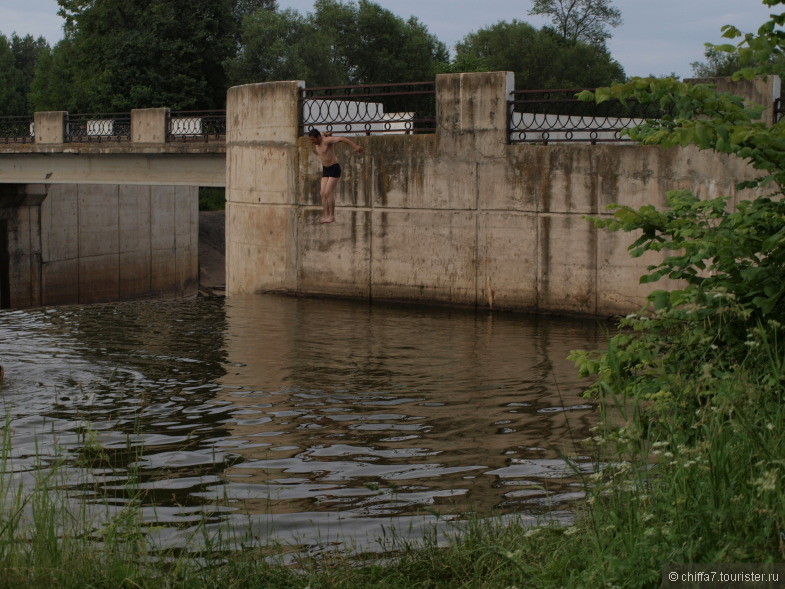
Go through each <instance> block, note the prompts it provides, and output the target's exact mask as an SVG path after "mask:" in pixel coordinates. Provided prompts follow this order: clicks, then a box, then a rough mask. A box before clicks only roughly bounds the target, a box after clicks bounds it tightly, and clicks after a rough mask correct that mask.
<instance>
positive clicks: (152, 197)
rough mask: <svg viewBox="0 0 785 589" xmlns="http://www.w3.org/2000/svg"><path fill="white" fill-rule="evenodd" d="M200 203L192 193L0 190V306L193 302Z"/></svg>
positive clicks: (168, 189) (58, 187) (107, 188)
mask: <svg viewBox="0 0 785 589" xmlns="http://www.w3.org/2000/svg"><path fill="white" fill-rule="evenodd" d="M198 202H199V201H198V188H196V187H180V186H154V187H150V186H126V185H122V186H120V185H116V184H108V185H93V184H84V185H77V184H71V185H64V184H55V185H49V186H45V185H8V184H3V185H0V221H4V224H5V228H6V229H5V232H6V234H7V241H8V247H7V256H6V257H7V260H8V269H7V276H5V275H3V276H0V282H2V283H4V284H5V290H7V292H8V295H7V297H5V298H6V299H7V300H3V301H2V304H3V305H4V306H9V307H31V306H39V305H57V304H74V303H94V302H106V301H116V300H129V299H142V298H159V297H180V296H191V295H195V294H196V291H197V288H198V280H199V267H198ZM4 245H5V244H3V243H0V249H2V248H4ZM1 267H2V264H0V270H1ZM2 290H3V288H2V287H0V292H1V291H2Z"/></svg>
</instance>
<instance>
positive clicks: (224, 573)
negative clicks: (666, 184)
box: [0, 338, 785, 589]
mask: <svg viewBox="0 0 785 589" xmlns="http://www.w3.org/2000/svg"><path fill="white" fill-rule="evenodd" d="M747 347H748V348H749V352H748V353H747V355H746V357H745V358H743V359H742V360H741V361H740V362H739V363H738V364H737V365H734V366H732V370H731V371H730V372H727V373H726V372H722V371H720V372H712V371H707V370H705V369H704V365H696V367H695V372H693V373H685V372H682V373H673V374H669V375H668V379H670V380H671V381H672V382H671V383H670V384H671V385H672V386H673V387H676V388H678V390H679V391H680V392H681V395H682V396H683V398H685V399H688V398H696V399H698V402H697V403H695V404H692V405H691V404H688V403H685V402H683V401H676V402H673V400H672V399H670V400H669V399H666V398H665V399H664V398H662V396H661V397H657V396H656V395H655V396H653V397H651V398H650V399H649V400H645V401H640V402H639V403H638V405H637V406H635V407H633V408H631V409H629V412H628V413H624V411H625V409H623V407H627V404H625V403H621V402H617V398H616V397H615V393H614V392H613V389H611V388H609V387H608V388H606V389H605V393H604V394H603V393H602V392H600V393H599V394H600V401H601V403H602V407H603V411H604V413H605V415H604V420H603V422H602V424H601V425H600V427H599V428H598V431H597V432H596V437H595V438H594V439H593V440H592V441H591V442H590V443H591V444H592V445H593V447H594V449H595V451H596V452H597V458H598V461H599V462H601V463H603V464H604V465H605V468H604V469H603V470H602V471H601V472H599V473H596V474H594V475H591V476H589V477H587V478H586V488H587V493H588V499H587V501H586V503H585V505H584V507H583V509H582V511H581V513H580V514H579V517H578V519H577V521H576V522H575V524H574V525H572V526H570V527H567V528H564V527H556V526H544V527H542V528H534V529H531V528H525V527H523V526H519V525H515V524H511V525H501V524H499V523H493V522H492V521H487V520H486V521H482V520H478V521H474V522H471V524H470V525H469V526H468V527H467V529H466V531H465V533H463V534H462V535H460V536H459V537H457V538H456V539H455V540H454V541H453V542H452V543H451V544H450V545H449V546H447V547H439V546H437V544H436V543H435V541H433V540H429V541H428V540H427V541H425V542H423V543H422V544H420V545H417V546H412V545H407V546H402V547H401V548H400V550H399V551H398V552H397V553H396V554H395V555H390V557H389V558H384V559H378V560H374V558H373V557H370V559H369V560H364V561H363V560H360V559H358V558H355V557H349V556H343V557H341V556H334V557H322V558H315V559H312V560H301V561H299V562H298V563H297V566H295V567H285V566H283V565H274V564H269V563H268V562H266V561H265V560H264V555H265V554H269V551H266V552H261V551H259V552H256V551H254V550H245V551H243V552H234V553H227V552H224V551H223V550H222V547H221V546H220V545H214V547H213V549H212V553H210V552H209V551H208V552H204V553H202V554H200V559H199V560H198V561H197V560H195V559H193V558H191V557H189V556H187V555H184V554H182V553H176V552H173V551H157V552H156V551H155V547H154V546H151V545H150V543H149V540H148V539H147V537H146V535H145V533H144V532H145V527H144V526H145V525H144V523H143V521H142V519H143V518H142V517H141V515H140V514H141V512H140V508H139V502H138V501H137V500H136V499H134V497H133V494H131V499H130V500H129V501H128V502H127V504H126V505H125V506H124V507H122V508H121V509H116V511H115V512H114V513H113V514H112V515H111V516H110V517H108V518H106V519H105V523H103V524H101V526H100V527H99V528H96V527H95V526H94V524H93V523H91V522H92V520H91V519H90V517H88V512H89V510H88V509H87V508H86V506H85V505H84V504H80V503H79V502H78V501H77V502H74V501H73V500H72V499H70V498H68V497H67V496H66V494H65V491H63V490H60V489H62V488H63V487H61V485H60V481H59V479H58V476H57V472H58V471H57V467H50V468H48V469H45V470H42V471H41V472H40V473H39V475H37V476H38V479H37V481H36V485H35V490H34V491H33V492H32V493H29V494H28V493H23V492H19V491H18V490H17V489H15V488H14V487H13V484H12V482H11V481H12V479H11V477H9V476H8V475H4V476H3V477H2V478H1V479H0V490H2V492H3V497H5V501H4V504H3V508H2V516H0V562H2V566H3V571H4V574H3V575H2V576H0V587H2V588H5V587H8V588H11V587H30V588H38V587H40V588H47V589H49V588H51V587H67V588H70V587H73V588H76V587H80V588H81V587H196V588H199V587H222V588H238V589H239V588H244V587H305V586H310V587H320V588H321V587H335V588H350V587H368V586H370V587H391V588H392V587H396V588H397V587H401V588H404V587H451V588H452V587H512V586H516V587H601V586H617V587H654V586H659V583H660V570H661V568H662V566H663V565H664V564H665V563H668V562H705V563H730V562H778V561H779V562H781V561H783V560H785V535H784V534H785V532H784V530H785V525H784V523H785V493H783V489H782V481H783V478H784V477H783V473H784V472H785V460H784V459H785V409H784V408H783V401H784V400H785V399H783V382H785V350H784V349H783V346H782V345H781V344H780V343H779V342H778V341H774V340H769V339H766V338H764V339H762V340H761V341H759V342H757V345H755V346H747ZM623 352H624V350H623V349H615V348H614V346H613V345H612V346H611V349H610V351H609V352H608V354H607V356H606V359H605V362H606V366H607V367H610V370H611V371H612V370H613V366H614V365H616V366H617V367H618V370H619V373H618V374H617V375H615V377H618V378H627V379H628V378H630V376H629V373H628V371H627V370H626V369H625V368H624V362H623V357H622V355H623ZM722 353H723V352H722V350H712V349H711V348H709V349H708V350H706V351H705V352H703V353H702V354H703V357H704V359H705V360H706V364H710V365H712V366H717V365H718V363H720V362H719V359H718V357H717V356H722ZM712 355H714V356H715V357H709V356H712ZM606 376H607V375H606ZM606 381H607V379H606ZM619 412H622V413H624V415H622V416H621V417H620V415H619ZM5 431H6V434H5V438H4V444H3V453H2V465H0V466H2V471H3V472H7V471H8V470H9V469H10V460H9V456H10V453H9V449H10V434H9V428H8V427H6V428H5ZM106 522H108V523H106ZM150 554H152V555H153V556H154V557H153V558H150V556H149V555H150ZM206 561H208V562H213V563H215V564H213V565H211V566H204V565H203V563H204V562H206Z"/></svg>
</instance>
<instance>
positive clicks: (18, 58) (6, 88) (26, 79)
mask: <svg viewBox="0 0 785 589" xmlns="http://www.w3.org/2000/svg"><path fill="white" fill-rule="evenodd" d="M48 51H49V45H48V44H47V42H46V40H45V39H44V38H43V37H38V38H37V39H35V38H33V36H32V35H25V36H24V37H19V36H18V35H17V34H16V33H14V34H12V35H11V38H10V39H9V38H8V37H6V36H5V35H2V34H0V114H3V115H22V114H28V113H29V112H30V110H31V108H32V104H30V102H29V95H30V88H31V86H32V83H33V77H34V75H35V68H36V65H37V63H38V61H39V59H40V58H41V56H42V55H44V54H46V53H47V52H48Z"/></svg>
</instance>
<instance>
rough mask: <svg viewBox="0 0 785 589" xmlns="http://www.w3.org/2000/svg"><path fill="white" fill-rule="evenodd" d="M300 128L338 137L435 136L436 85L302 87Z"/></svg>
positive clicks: (414, 83)
mask: <svg viewBox="0 0 785 589" xmlns="http://www.w3.org/2000/svg"><path fill="white" fill-rule="evenodd" d="M300 129H301V131H302V132H303V133H307V132H308V131H310V130H311V129H317V130H319V131H321V132H330V133H335V134H341V135H376V134H412V133H435V132H436V84H435V82H408V83H402V84H367V85H363V86H323V87H318V88H305V89H303V90H302V92H301V94H300Z"/></svg>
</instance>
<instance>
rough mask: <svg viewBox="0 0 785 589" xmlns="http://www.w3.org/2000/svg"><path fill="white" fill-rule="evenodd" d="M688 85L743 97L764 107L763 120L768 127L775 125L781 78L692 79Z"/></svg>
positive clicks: (748, 101) (752, 103)
mask: <svg viewBox="0 0 785 589" xmlns="http://www.w3.org/2000/svg"><path fill="white" fill-rule="evenodd" d="M684 81H685V82H686V83H687V84H711V85H712V86H716V88H717V90H719V91H721V92H732V93H733V94H735V95H736V96H741V97H742V98H743V99H744V100H745V101H746V102H747V103H748V104H750V105H757V106H762V107H763V115H762V116H761V120H762V121H763V122H764V123H766V124H767V125H772V124H774V102H775V101H776V100H777V99H778V98H779V97H780V91H781V90H780V87H781V84H780V77H779V76H776V75H770V76H757V77H755V78H753V79H752V80H738V81H736V82H734V81H733V80H731V79H730V78H724V77H723V78H690V79H685V80H684Z"/></svg>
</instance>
